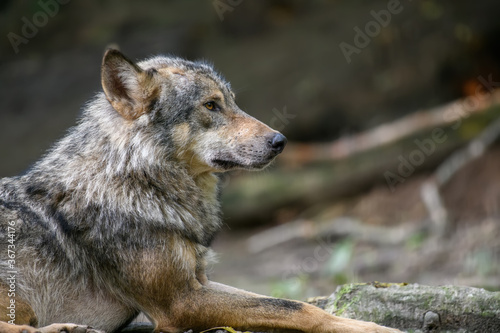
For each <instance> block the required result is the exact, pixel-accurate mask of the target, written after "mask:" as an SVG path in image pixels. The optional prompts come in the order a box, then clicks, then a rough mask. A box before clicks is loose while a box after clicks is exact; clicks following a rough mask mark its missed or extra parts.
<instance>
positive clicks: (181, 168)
mask: <svg viewBox="0 0 500 333" xmlns="http://www.w3.org/2000/svg"><path fill="white" fill-rule="evenodd" d="M109 108H110V105H109V104H107V101H105V100H103V98H102V96H101V98H98V99H97V100H95V101H94V102H93V103H91V104H90V105H89V107H88V108H87V110H85V111H84V112H86V113H87V114H86V116H85V117H84V118H83V119H84V120H83V121H81V122H80V123H79V124H78V125H77V126H76V127H74V128H73V129H72V130H70V132H69V133H68V135H67V136H66V137H64V138H63V139H62V140H60V141H59V142H58V143H57V144H56V145H55V146H54V147H53V149H52V150H51V151H50V152H49V153H48V154H47V155H46V156H45V157H44V158H43V159H42V160H40V161H39V163H37V164H36V165H35V166H34V168H33V169H32V171H31V173H29V174H28V175H27V177H28V178H29V175H30V174H36V173H38V172H42V173H44V174H46V175H47V174H49V175H51V178H52V180H51V183H52V184H60V186H59V187H60V188H61V189H60V191H67V192H70V193H71V194H70V196H71V197H73V198H75V197H78V199H79V201H81V202H84V203H85V205H83V206H81V207H78V209H79V210H85V209H86V207H88V206H90V205H93V206H96V205H97V206H99V207H103V208H104V209H106V210H109V211H117V212H123V213H124V214H123V215H124V216H127V215H128V216H136V217H137V218H138V219H139V218H140V219H142V220H145V221H148V223H150V224H151V223H152V224H156V225H157V226H158V227H160V228H161V227H167V228H169V229H178V230H179V231H180V232H183V231H189V233H193V234H202V233H201V232H200V231H201V230H194V229H198V228H200V225H201V227H203V228H206V229H208V230H206V231H208V233H209V234H213V233H214V232H215V231H216V230H218V228H219V225H220V218H219V215H220V214H219V204H218V202H217V183H218V181H217V177H216V176H215V175H213V174H212V173H204V174H200V175H197V176H196V177H193V176H192V175H191V176H190V173H189V170H188V169H187V168H186V165H184V164H182V163H180V162H177V161H175V160H173V159H172V154H173V152H172V149H173V147H171V146H169V145H168V144H165V141H163V142H158V141H159V140H165V139H164V138H160V137H159V135H158V134H155V133H150V132H147V131H146V130H144V131H142V130H139V131H137V129H134V130H133V131H132V130H131V127H132V126H141V124H140V123H135V124H130V123H127V122H126V121H125V120H124V119H121V118H120V116H119V115H118V114H116V112H113V111H114V110H112V109H111V110H110V109H109ZM139 121H140V120H139ZM110 124H111V125H110ZM90 127H94V128H93V131H90V130H89V128H90ZM95 127H97V128H98V130H97V131H98V133H100V135H98V136H96V135H94V136H88V135H87V134H86V133H89V132H96V131H95V130H96V128H95ZM132 133H135V134H132ZM158 156H164V158H163V159H158ZM82 179H84V180H82ZM117 180H119V181H117ZM181 180H182V181H181ZM117 184H119V185H117ZM81 199H83V200H81ZM76 201H78V200H76ZM187 202H194V203H197V204H196V207H198V208H197V209H196V210H193V209H192V208H191V209H187V207H185V206H183V207H181V206H180V205H183V203H187ZM59 208H60V209H61V210H64V208H65V207H64V206H62V205H61V207H59ZM72 209H74V207H72ZM200 220H202V221H204V223H205V225H203V224H200V223H199V221H200ZM117 227H118V226H117ZM193 228H194V229H193Z"/></svg>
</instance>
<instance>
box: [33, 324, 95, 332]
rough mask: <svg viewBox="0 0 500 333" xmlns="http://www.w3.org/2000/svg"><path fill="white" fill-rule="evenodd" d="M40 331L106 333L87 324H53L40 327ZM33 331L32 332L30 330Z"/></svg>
mask: <svg viewBox="0 0 500 333" xmlns="http://www.w3.org/2000/svg"><path fill="white" fill-rule="evenodd" d="M39 332H40V333H104V332H102V331H99V330H96V329H93V328H92V327H90V326H86V325H76V324H52V325H49V326H45V327H41V328H39ZM30 333H31V332H30Z"/></svg>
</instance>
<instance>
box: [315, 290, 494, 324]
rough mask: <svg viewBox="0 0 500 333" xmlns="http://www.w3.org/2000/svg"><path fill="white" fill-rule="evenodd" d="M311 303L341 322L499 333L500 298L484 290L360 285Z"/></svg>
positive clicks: (338, 291) (337, 291)
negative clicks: (344, 319)
mask: <svg viewBox="0 0 500 333" xmlns="http://www.w3.org/2000/svg"><path fill="white" fill-rule="evenodd" d="M310 302H312V303H313V304H315V305H317V306H319V307H321V308H323V309H325V310H326V311H327V312H329V313H333V314H335V315H337V316H340V317H345V318H351V319H358V320H364V321H373V322H376V323H377V324H380V325H384V326H389V327H395V328H398V329H400V330H403V331H406V332H450V333H451V332H457V333H458V332H460V333H462V332H463V333H467V332H481V333H487V332H489V333H496V332H500V292H489V291H486V290H484V289H480V288H471V287H460V286H423V285H418V284H404V283H403V284H398V283H396V284H387V283H377V282H375V283H370V284H366V283H359V284H348V285H342V286H339V287H338V288H337V290H336V291H335V292H334V293H333V294H332V295H331V296H329V297H321V298H315V299H311V300H310Z"/></svg>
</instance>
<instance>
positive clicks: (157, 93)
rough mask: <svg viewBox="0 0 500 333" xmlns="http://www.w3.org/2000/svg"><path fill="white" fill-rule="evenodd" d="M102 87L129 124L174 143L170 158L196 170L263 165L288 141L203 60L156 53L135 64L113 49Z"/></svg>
mask: <svg viewBox="0 0 500 333" xmlns="http://www.w3.org/2000/svg"><path fill="white" fill-rule="evenodd" d="M102 87H103V89H104V93H105V95H106V99H107V100H108V101H109V103H110V104H111V105H112V106H113V109H114V110H115V111H116V113H117V114H119V116H120V117H121V118H122V119H123V121H124V123H125V124H126V125H125V126H130V127H137V128H140V130H141V131H146V132H148V133H149V134H150V138H151V137H152V138H154V140H157V143H156V144H157V145H162V144H164V145H169V146H171V147H170V150H169V151H170V154H171V156H170V157H171V158H172V157H173V158H175V159H177V160H178V161H180V162H182V163H185V164H186V165H187V167H188V168H189V170H190V171H191V172H193V173H204V172H222V171H227V170H231V169H248V170H256V169H262V168H264V167H266V166H267V165H269V164H270V162H271V161H272V160H273V159H274V158H275V157H276V156H277V155H278V154H279V153H281V152H282V151H283V148H284V147H285V144H286V138H285V137H284V136H283V135H282V134H281V133H279V132H277V131H274V130H273V129H271V128H269V127H268V126H266V125H265V124H263V123H262V122H260V121H258V120H256V119H255V118H252V117H250V116H249V115H247V114H246V113H244V112H243V111H242V110H241V109H240V108H239V107H238V106H237V105H236V103H235V95H234V93H233V92H232V90H231V87H230V85H229V84H228V83H227V82H226V81H225V80H224V79H223V78H222V77H221V76H220V75H219V74H218V73H216V72H215V71H214V69H213V68H212V67H211V66H209V65H207V64H205V63H200V62H190V61H186V60H183V59H179V58H169V57H155V58H152V59H149V60H146V61H143V62H139V63H137V64H136V63H134V62H133V61H131V60H130V59H128V58H126V57H125V56H124V55H123V54H122V53H120V52H119V51H117V50H112V49H110V50H108V51H107V52H106V53H105V55H104V59H103V63H102Z"/></svg>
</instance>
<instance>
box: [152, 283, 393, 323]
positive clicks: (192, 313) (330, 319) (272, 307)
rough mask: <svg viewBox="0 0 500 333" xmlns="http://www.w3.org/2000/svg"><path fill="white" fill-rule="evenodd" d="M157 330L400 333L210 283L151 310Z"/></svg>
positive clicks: (283, 300) (304, 304)
mask: <svg viewBox="0 0 500 333" xmlns="http://www.w3.org/2000/svg"><path fill="white" fill-rule="evenodd" d="M150 315H151V317H152V318H153V319H154V321H155V323H156V325H157V326H156V332H169V333H178V332H184V331H185V330H188V329H193V330H194V331H195V332H199V331H202V330H205V329H209V328H212V327H220V326H230V327H233V328H235V329H238V330H250V331H258V332H262V331H264V332H306V333H313V332H314V333H347V332H349V333H361V332H363V333H366V332H371V333H396V332H400V331H398V330H396V329H391V328H387V327H383V326H379V325H376V324H374V323H369V322H363V321H357V320H352V319H346V318H339V317H336V316H333V315H330V314H328V313H327V312H325V311H323V310H321V309H319V308H317V307H315V306H312V305H310V304H307V303H303V302H298V301H290V300H285V299H278V298H271V297H266V296H260V295H256V294H253V293H247V292H245V291H242V290H239V289H236V288H232V287H229V286H224V285H222V284H217V283H210V282H209V283H206V284H205V285H200V286H199V288H196V289H195V290H191V291H190V292H188V293H186V294H185V295H182V297H179V298H177V299H176V300H175V301H174V302H173V303H171V307H170V309H169V311H167V312H164V311H163V312H162V311H160V309H156V311H153V313H150Z"/></svg>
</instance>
